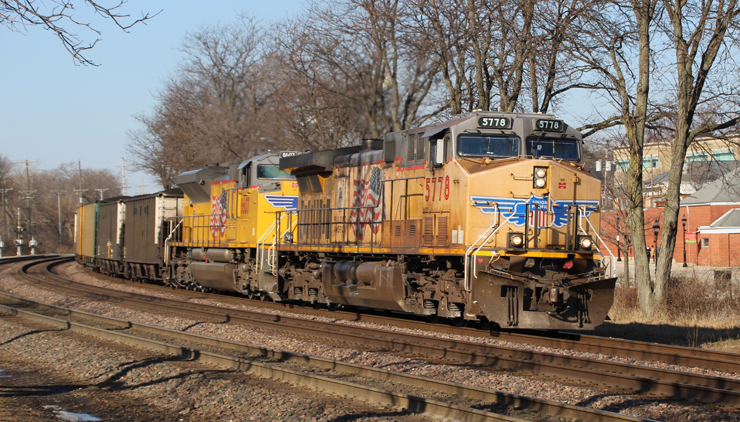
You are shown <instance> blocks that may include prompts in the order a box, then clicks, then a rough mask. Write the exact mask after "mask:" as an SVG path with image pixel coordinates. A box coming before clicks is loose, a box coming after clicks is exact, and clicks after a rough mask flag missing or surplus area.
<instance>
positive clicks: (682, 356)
mask: <svg viewBox="0 0 740 422" xmlns="http://www.w3.org/2000/svg"><path fill="white" fill-rule="evenodd" d="M90 274H91V275H94V276H99V277H100V279H101V280H105V281H108V282H110V281H115V282H117V283H120V284H123V285H127V284H130V282H129V281H125V280H121V279H115V278H110V277H105V276H101V275H100V274H98V273H93V272H91V273H90ZM149 288H151V289H154V290H155V291H166V292H171V289H170V288H167V287H164V286H157V285H149ZM179 292H181V294H183V295H184V296H187V297H193V298H201V299H203V298H211V299H216V300H218V301H220V302H225V303H231V304H234V305H244V304H245V303H249V304H250V305H252V306H256V307H260V308H263V309H265V310H268V311H269V310H272V311H276V312H278V311H280V312H284V311H288V312H292V313H297V314H302V315H307V316H317V317H323V318H331V319H338V320H346V321H356V322H365V323H369V324H378V325H388V326H394V327H403V328H408V329H412V330H420V331H426V332H429V333H442V334H451V335H462V336H469V337H478V338H483V339H486V338H491V337H494V338H497V339H500V340H503V341H507V342H511V343H521V344H527V345H535V346H542V347H549V348H556V349H566V350H573V351H578V352H585V353H602V354H606V355H618V356H621V357H625V358H632V359H639V360H644V361H655V362H662V363H666V364H670V365H677V366H684V367H690V368H702V369H707V370H712V371H723V372H734V373H739V374H740V354H739V353H732V352H722V351H716V350H707V349H699V348H692V347H683V346H672V345H665V344H658V343H647V342H641V341H633V340H623V339H616V338H607V337H598V336H590V335H583V334H578V333H567V332H547V331H528V332H522V331H495V330H492V331H489V330H482V329H480V328H467V327H454V326H450V325H446V324H439V323H430V322H428V321H425V320H418V319H415V318H413V317H412V318H411V319H409V318H399V317H398V316H394V317H390V316H385V315H378V314H377V313H374V312H373V311H372V310H367V312H357V311H346V310H334V311H328V310H326V309H313V308H310V307H304V306H295V305H293V304H285V303H277V302H262V301H258V300H249V299H246V298H244V297H233V296H225V295H221V294H211V293H201V292H193V291H183V290H180V291H179ZM245 301H248V302H245Z"/></svg>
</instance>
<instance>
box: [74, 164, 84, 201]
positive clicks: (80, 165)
mask: <svg viewBox="0 0 740 422" xmlns="http://www.w3.org/2000/svg"><path fill="white" fill-rule="evenodd" d="M77 168H78V169H79V171H80V173H79V174H80V188H79V189H75V192H77V194H78V195H80V205H82V192H87V189H82V163H80V160H77Z"/></svg>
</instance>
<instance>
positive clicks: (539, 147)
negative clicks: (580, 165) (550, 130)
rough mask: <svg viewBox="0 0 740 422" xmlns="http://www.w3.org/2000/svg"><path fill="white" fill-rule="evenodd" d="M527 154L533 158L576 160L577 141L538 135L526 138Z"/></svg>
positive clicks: (577, 155) (578, 155)
mask: <svg viewBox="0 0 740 422" xmlns="http://www.w3.org/2000/svg"><path fill="white" fill-rule="evenodd" d="M526 144H527V155H531V156H532V157H534V158H540V157H553V158H557V159H560V160H569V161H578V160H579V159H580V154H579V153H578V141H577V140H575V139H548V138H541V137H538V136H530V137H529V138H527V142H526Z"/></svg>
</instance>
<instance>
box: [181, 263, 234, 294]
mask: <svg viewBox="0 0 740 422" xmlns="http://www.w3.org/2000/svg"><path fill="white" fill-rule="evenodd" d="M190 269H191V271H192V273H193V278H194V279H195V281H196V282H198V284H200V285H201V286H203V287H208V288H210V289H216V290H226V291H230V292H237V293H241V292H239V291H238V290H237V289H236V285H235V284H234V270H236V264H229V263H225V262H208V263H205V262H191V263H190Z"/></svg>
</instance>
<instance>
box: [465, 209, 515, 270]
mask: <svg viewBox="0 0 740 422" xmlns="http://www.w3.org/2000/svg"><path fill="white" fill-rule="evenodd" d="M496 214H498V203H496ZM498 216H499V219H501V215H500V214H498ZM513 216H514V213H512V214H511V215H510V216H509V218H507V219H506V220H505V221H504V222H503V224H499V226H498V227H496V230H494V231H493V232H491V234H489V235H488V237H487V238H486V240H484V241H483V243H481V245H480V246H478V249H476V250H475V252H474V253H473V277H475V278H478V275H477V274H476V272H477V270H478V262H477V261H475V258H476V257H477V256H478V252H479V251H480V250H481V248H482V247H483V246H484V245H485V244H486V243H488V241H489V240H490V239H491V237H492V236H493V235H494V234H496V232H498V231H499V229H501V227H503V226H504V224H506V223H508V222H509V220H511V217H513Z"/></svg>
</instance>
